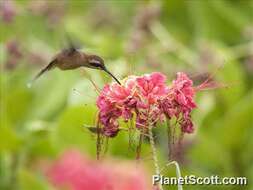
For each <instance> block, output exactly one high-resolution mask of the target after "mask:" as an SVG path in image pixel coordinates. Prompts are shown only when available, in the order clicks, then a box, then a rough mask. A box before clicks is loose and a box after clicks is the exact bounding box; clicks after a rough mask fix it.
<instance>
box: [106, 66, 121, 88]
mask: <svg viewBox="0 0 253 190" xmlns="http://www.w3.org/2000/svg"><path fill="white" fill-rule="evenodd" d="M103 70H104V71H105V72H106V73H108V74H109V75H110V76H111V77H112V78H114V80H115V81H116V82H117V83H118V84H119V85H121V83H120V82H119V80H118V79H117V78H116V77H115V76H114V75H113V74H112V73H111V72H110V71H108V70H107V69H106V68H104V69H103Z"/></svg>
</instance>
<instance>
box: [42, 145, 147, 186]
mask: <svg viewBox="0 0 253 190" xmlns="http://www.w3.org/2000/svg"><path fill="white" fill-rule="evenodd" d="M47 176H48V179H49V181H50V182H51V183H52V184H53V185H54V186H55V187H57V188H58V189H62V188H63V189H65V188H66V189H70V190H85V189H87V190H93V189H94V190H105V189H106V190H115V189H120V190H151V185H149V184H148V183H147V181H148V180H147V179H146V178H147V176H146V174H145V172H144V171H143V170H142V169H140V168H136V167H135V165H131V164H128V163H123V162H117V165H115V164H114V163H112V162H111V161H104V162H101V161H100V162H98V161H92V160H89V159H87V158H86V157H84V156H82V155H81V153H80V152H78V151H75V150H71V151H67V152H65V153H64V154H63V155H62V156H61V157H60V158H59V159H58V160H57V161H55V162H54V163H53V164H52V165H51V166H50V168H49V170H48V172H47Z"/></svg>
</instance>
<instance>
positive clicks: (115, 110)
mask: <svg viewBox="0 0 253 190" xmlns="http://www.w3.org/2000/svg"><path fill="white" fill-rule="evenodd" d="M165 82H166V76H165V75H163V74H162V73H158V72H154V73H151V74H146V75H143V76H129V77H128V78H126V79H125V80H124V81H123V82H122V85H119V84H117V83H112V84H110V85H106V86H105V87H104V88H103V90H102V92H101V94H100V96H99V97H98V99H97V106H98V108H99V122H100V123H101V124H102V126H103V128H102V132H103V134H104V135H105V136H108V137H114V136H115V135H117V133H118V131H119V122H118V119H119V118H123V119H124V120H125V121H128V120H130V119H133V118H134V117H133V116H134V115H136V127H137V128H138V129H143V128H147V127H148V125H150V124H153V125H154V124H155V123H156V122H157V121H163V120H164V119H165V117H167V118H168V119H171V118H172V117H175V118H176V119H177V120H178V123H179V124H180V126H181V130H182V132H184V133H192V132H193V129H194V128H193V123H192V121H191V111H192V109H194V108H195V107H196V104H195V102H194V100H193V97H194V94H195V90H194V87H193V82H192V80H190V79H189V78H188V77H187V75H186V74H184V73H177V78H176V80H174V81H173V82H172V85H171V86H168V85H166V83H165Z"/></svg>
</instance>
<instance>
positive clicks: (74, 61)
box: [32, 46, 121, 85]
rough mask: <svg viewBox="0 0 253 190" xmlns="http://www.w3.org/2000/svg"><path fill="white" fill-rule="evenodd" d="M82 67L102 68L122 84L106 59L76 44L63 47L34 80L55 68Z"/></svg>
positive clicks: (71, 68) (69, 68) (70, 68)
mask: <svg viewBox="0 0 253 190" xmlns="http://www.w3.org/2000/svg"><path fill="white" fill-rule="evenodd" d="M80 67H87V68H91V69H97V70H102V71H104V72H106V73H107V74H109V75H110V76H111V77H112V78H113V79H114V80H115V81H116V82H117V83H118V84H119V85H121V83H120V81H119V80H118V79H117V78H116V77H115V76H114V75H113V74H112V73H111V72H110V71H109V70H108V69H107V68H106V66H105V64H104V60H103V59H102V58H101V57H100V56H98V55H93V54H87V53H84V52H82V51H80V50H78V49H77V48H75V47H74V46H71V47H69V48H67V49H63V50H62V51H61V52H59V53H58V54H56V55H55V56H54V58H53V59H52V61H51V62H50V63H49V64H48V65H47V66H46V67H45V68H43V69H42V70H41V71H40V72H39V73H38V74H37V75H36V76H35V77H34V79H33V80H32V81H35V80H37V79H38V78H39V77H40V76H41V75H43V74H44V73H46V72H48V71H50V70H52V69H54V68H59V69H60V70H73V69H77V68H80Z"/></svg>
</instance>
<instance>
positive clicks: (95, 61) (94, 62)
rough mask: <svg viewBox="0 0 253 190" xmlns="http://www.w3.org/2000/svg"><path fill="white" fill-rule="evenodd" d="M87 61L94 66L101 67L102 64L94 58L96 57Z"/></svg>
mask: <svg viewBox="0 0 253 190" xmlns="http://www.w3.org/2000/svg"><path fill="white" fill-rule="evenodd" d="M89 62H90V64H91V65H92V66H94V67H101V66H102V64H101V62H100V61H99V60H96V59H91V60H90V61H89Z"/></svg>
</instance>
